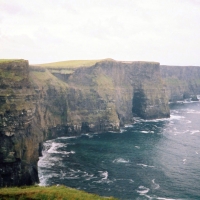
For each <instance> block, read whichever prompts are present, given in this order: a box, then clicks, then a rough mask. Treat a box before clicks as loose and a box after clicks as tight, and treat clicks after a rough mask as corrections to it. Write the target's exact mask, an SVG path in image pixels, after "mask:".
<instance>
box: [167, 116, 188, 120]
mask: <svg viewBox="0 0 200 200" xmlns="http://www.w3.org/2000/svg"><path fill="white" fill-rule="evenodd" d="M184 118H185V117H183V116H180V115H170V119H171V120H180V119H184Z"/></svg>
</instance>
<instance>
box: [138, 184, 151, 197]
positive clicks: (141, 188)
mask: <svg viewBox="0 0 200 200" xmlns="http://www.w3.org/2000/svg"><path fill="white" fill-rule="evenodd" d="M149 190H150V189H149V188H146V187H144V186H142V185H141V186H139V188H138V190H136V191H137V192H138V193H139V194H140V195H144V194H146V193H148V192H149Z"/></svg>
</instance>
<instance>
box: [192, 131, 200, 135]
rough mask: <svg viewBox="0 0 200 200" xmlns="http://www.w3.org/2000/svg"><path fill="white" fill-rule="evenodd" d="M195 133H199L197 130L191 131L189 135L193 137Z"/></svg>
mask: <svg viewBox="0 0 200 200" xmlns="http://www.w3.org/2000/svg"><path fill="white" fill-rule="evenodd" d="M195 133H200V131H199V130H193V131H191V133H190V135H193V134H195Z"/></svg>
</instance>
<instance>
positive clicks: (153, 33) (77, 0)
mask: <svg viewBox="0 0 200 200" xmlns="http://www.w3.org/2000/svg"><path fill="white" fill-rule="evenodd" d="M0 58H23V59H27V60H29V62H30V63H31V64H36V63H45V62H53V61H63V60H77V59H101V58H113V59H115V60H128V61H130V60H131V61H138V60H142V61H158V62H160V63H161V64H168V65H198V66H200V0H33V1H27V0H0Z"/></svg>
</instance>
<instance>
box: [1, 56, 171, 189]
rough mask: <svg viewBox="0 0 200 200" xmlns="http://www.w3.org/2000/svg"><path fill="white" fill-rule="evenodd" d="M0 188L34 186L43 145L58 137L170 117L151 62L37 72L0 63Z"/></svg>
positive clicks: (36, 68) (15, 63) (12, 63)
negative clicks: (48, 140) (143, 120)
mask: <svg viewBox="0 0 200 200" xmlns="http://www.w3.org/2000/svg"><path fill="white" fill-rule="evenodd" d="M0 83H1V84H0V91H1V96H0V102H1V104H0V187H2V186H12V185H25V184H26V185H30V184H34V183H36V182H38V175H37V161H38V158H39V155H40V153H41V152H40V151H41V146H42V142H43V141H44V140H47V139H49V138H53V137H57V136H60V135H72V134H80V133H85V132H95V131H98V132H103V131H111V130H112V131H113V130H115V131H119V128H120V125H123V124H125V123H131V122H133V117H134V116H138V117H142V118H144V119H154V118H162V117H169V107H168V98H167V96H166V91H165V88H164V84H163V81H162V79H161V75H160V65H159V63H155V62H116V61H114V60H111V59H107V60H103V61H97V62H94V61H93V62H87V66H86V65H85V66H82V65H80V64H79V67H78V66H76V67H75V68H74V67H73V68H72V66H71V64H70V66H67V67H64V68H63V66H62V67H61V68H58V67H52V66H51V67H50V68H48V67H39V66H29V64H28V61H25V60H9V61H7V60H6V61H1V62H0Z"/></svg>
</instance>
